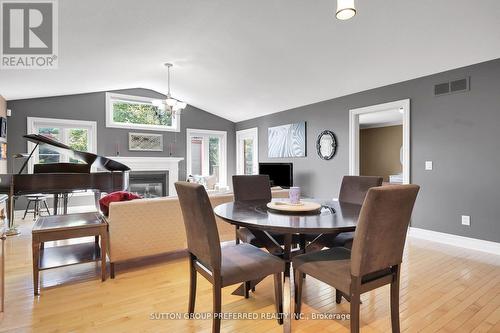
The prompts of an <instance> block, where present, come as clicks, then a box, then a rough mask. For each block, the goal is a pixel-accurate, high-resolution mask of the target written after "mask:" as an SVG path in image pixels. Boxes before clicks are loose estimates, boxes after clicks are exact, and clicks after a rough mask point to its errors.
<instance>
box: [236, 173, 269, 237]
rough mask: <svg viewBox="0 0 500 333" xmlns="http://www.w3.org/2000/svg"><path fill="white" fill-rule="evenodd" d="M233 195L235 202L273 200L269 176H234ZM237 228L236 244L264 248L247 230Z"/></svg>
mask: <svg viewBox="0 0 500 333" xmlns="http://www.w3.org/2000/svg"><path fill="white" fill-rule="evenodd" d="M233 193H234V201H235V202H245V201H261V200H262V201H265V202H270V201H271V199H272V194H271V182H270V180H269V176H268V175H235V176H233ZM235 228H236V244H238V243H239V242H240V240H242V241H243V242H245V243H248V244H252V245H255V246H257V247H263V246H264V245H263V244H260V243H259V242H258V240H257V239H256V238H255V236H254V235H253V234H252V233H251V232H250V230H248V229H247V228H240V227H238V226H236V227H235Z"/></svg>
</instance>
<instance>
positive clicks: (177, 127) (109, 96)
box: [106, 92, 181, 132]
mask: <svg viewBox="0 0 500 333" xmlns="http://www.w3.org/2000/svg"><path fill="white" fill-rule="evenodd" d="M158 100H160V99H159V98H151V97H142V96H134V95H125V94H118V93H111V92H107V93H106V127H108V128H125V129H138V130H147V131H164V132H180V131H181V119H180V118H181V117H179V116H176V117H173V118H172V126H164V125H148V124H131V123H119V122H115V121H114V120H113V102H114V101H122V102H131V103H139V104H148V105H150V104H151V105H152V104H153V102H155V101H158Z"/></svg>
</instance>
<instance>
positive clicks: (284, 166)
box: [259, 163, 293, 188]
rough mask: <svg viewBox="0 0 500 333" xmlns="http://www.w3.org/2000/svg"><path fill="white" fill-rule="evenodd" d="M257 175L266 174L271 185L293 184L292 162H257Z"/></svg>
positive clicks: (290, 185)
mask: <svg viewBox="0 0 500 333" xmlns="http://www.w3.org/2000/svg"><path fill="white" fill-rule="evenodd" d="M259 175H268V176H269V179H270V180H271V186H281V187H283V188H289V187H292V186H293V163H259Z"/></svg>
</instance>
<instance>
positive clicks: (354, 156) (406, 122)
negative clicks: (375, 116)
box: [349, 99, 410, 184]
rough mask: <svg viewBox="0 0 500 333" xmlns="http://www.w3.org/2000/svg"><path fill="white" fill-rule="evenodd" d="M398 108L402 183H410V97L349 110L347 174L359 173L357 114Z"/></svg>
mask: <svg viewBox="0 0 500 333" xmlns="http://www.w3.org/2000/svg"><path fill="white" fill-rule="evenodd" d="M391 109H399V110H401V111H402V113H403V183H404V184H409V183H410V99H402V100H399V101H394V102H389V103H383V104H377V105H370V106H366V107H362V108H357V109H351V110H349V174H350V175H354V176H357V175H359V115H361V114H365V113H372V112H380V111H385V110H391Z"/></svg>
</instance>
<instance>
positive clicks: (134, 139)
mask: <svg viewBox="0 0 500 333" xmlns="http://www.w3.org/2000/svg"><path fill="white" fill-rule="evenodd" d="M128 150H136V151H163V135H162V134H150V133H129V134H128Z"/></svg>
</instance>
